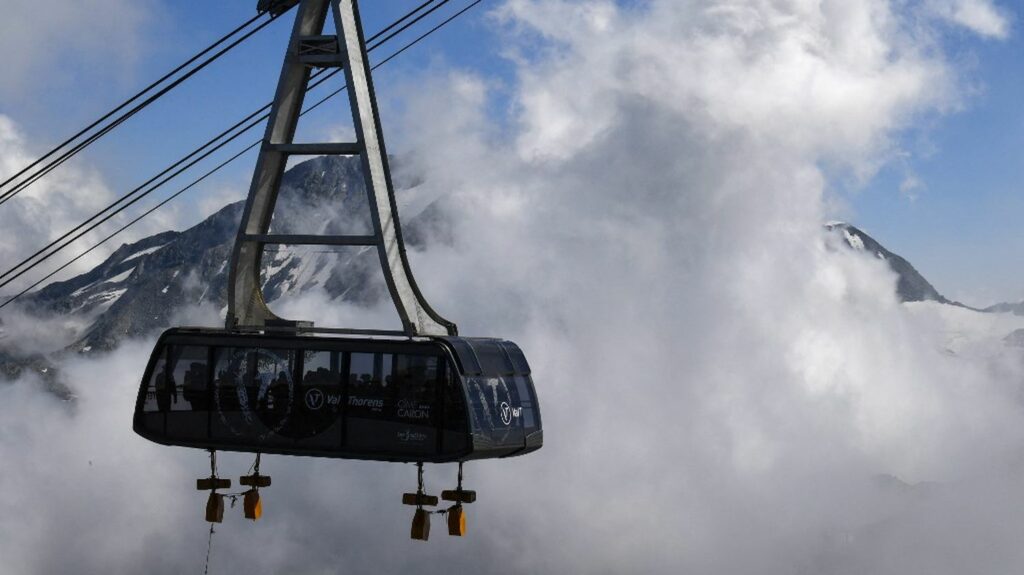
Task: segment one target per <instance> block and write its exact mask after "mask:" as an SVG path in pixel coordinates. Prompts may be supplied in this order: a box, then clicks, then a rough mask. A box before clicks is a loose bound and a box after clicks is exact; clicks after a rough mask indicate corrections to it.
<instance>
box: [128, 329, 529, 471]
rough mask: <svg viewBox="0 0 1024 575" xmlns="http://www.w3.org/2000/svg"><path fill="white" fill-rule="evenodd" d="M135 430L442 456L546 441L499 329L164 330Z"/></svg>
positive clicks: (231, 444)
mask: <svg viewBox="0 0 1024 575" xmlns="http://www.w3.org/2000/svg"><path fill="white" fill-rule="evenodd" d="M134 429H135V431H136V433H138V434H139V435H141V436H143V437H145V438H147V439H149V440H152V441H155V442H157V443H162V444H166V445H180V446H185V447H196V448H202V449H208V450H224V451H249V452H258V453H278V454H287V455H307V456H315V457H336V458H346V459H369V460H377V461H401V462H436V463H440V462H449V461H466V460H470V459H484V458H494V457H508V456H513V455H522V454H526V453H529V452H531V451H535V450H537V449H539V448H540V447H541V445H542V444H543V430H542V427H541V419H540V408H539V405H538V404H537V396H536V393H535V392H534V387H533V381H532V379H531V377H530V367H529V365H528V364H527V362H526V358H525V357H524V356H523V353H522V351H520V349H519V347H518V346H516V345H515V344H514V343H512V342H509V341H504V340H500V339H485V338H463V337H420V338H413V339H409V338H406V339H386V338H369V337H358V338H357V337H338V336H333V337H319V336H296V335H293V334H288V335H273V334H245V333H238V332H230V331H225V330H213V329H188V328H184V329H183V328H178V329H171V330H168V331H166V332H164V334H163V335H162V336H161V337H160V340H159V341H158V343H157V345H156V347H155V349H154V350H153V355H152V357H150V360H149V364H148V365H147V367H146V372H145V375H144V377H143V380H142V385H141V388H140V389H139V395H138V400H137V403H136V407H135V418H134Z"/></svg>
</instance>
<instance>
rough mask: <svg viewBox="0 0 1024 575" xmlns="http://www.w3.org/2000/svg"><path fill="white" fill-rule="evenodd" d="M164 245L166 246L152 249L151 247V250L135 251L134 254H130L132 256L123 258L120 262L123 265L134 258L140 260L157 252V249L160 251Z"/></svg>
mask: <svg viewBox="0 0 1024 575" xmlns="http://www.w3.org/2000/svg"><path fill="white" fill-rule="evenodd" d="M166 245H167V244H160V245H158V246H154V247H151V248H146V249H144V250H141V251H137V252H135V253H134V254H132V255H130V256H128V257H126V258H124V259H123V260H121V262H122V263H124V262H126V261H128V260H133V259H135V258H141V257H142V256H145V255H149V254H151V253H153V252H155V251H157V250H158V249H160V248H162V247H164V246H166Z"/></svg>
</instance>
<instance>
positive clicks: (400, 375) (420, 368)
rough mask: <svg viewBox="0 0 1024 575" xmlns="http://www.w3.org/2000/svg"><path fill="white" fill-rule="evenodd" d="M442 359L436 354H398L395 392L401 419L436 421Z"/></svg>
mask: <svg viewBox="0 0 1024 575" xmlns="http://www.w3.org/2000/svg"><path fill="white" fill-rule="evenodd" d="M438 363H439V362H438V358H437V357H436V356H432V355H404V354H403V355H396V356H395V372H394V375H393V377H392V385H393V387H394V389H393V391H392V396H393V397H394V398H395V411H394V413H393V417H394V418H395V419H396V420H397V421H405V422H409V423H416V424H419V425H432V422H433V418H434V403H435V392H436V390H437V387H436V382H437V372H438Z"/></svg>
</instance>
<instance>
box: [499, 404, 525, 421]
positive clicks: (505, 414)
mask: <svg viewBox="0 0 1024 575" xmlns="http://www.w3.org/2000/svg"><path fill="white" fill-rule="evenodd" d="M498 408H499V411H500V413H501V422H502V423H504V424H505V425H509V424H511V423H512V418H513V417H519V414H520V413H521V412H522V411H523V408H522V407H512V406H511V405H509V404H508V402H505V401H503V402H501V405H500V406H498Z"/></svg>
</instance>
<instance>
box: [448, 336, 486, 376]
mask: <svg viewBox="0 0 1024 575" xmlns="http://www.w3.org/2000/svg"><path fill="white" fill-rule="evenodd" d="M448 342H449V343H450V344H451V346H452V347H453V348H455V354H456V355H457V356H458V358H459V362H460V363H461V364H462V369H463V371H465V373H466V374H467V375H478V374H479V373H480V360H479V359H477V356H476V353H475V352H474V351H473V348H472V347H470V345H469V344H468V343H466V341H465V340H463V339H458V338H455V339H450V340H448Z"/></svg>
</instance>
